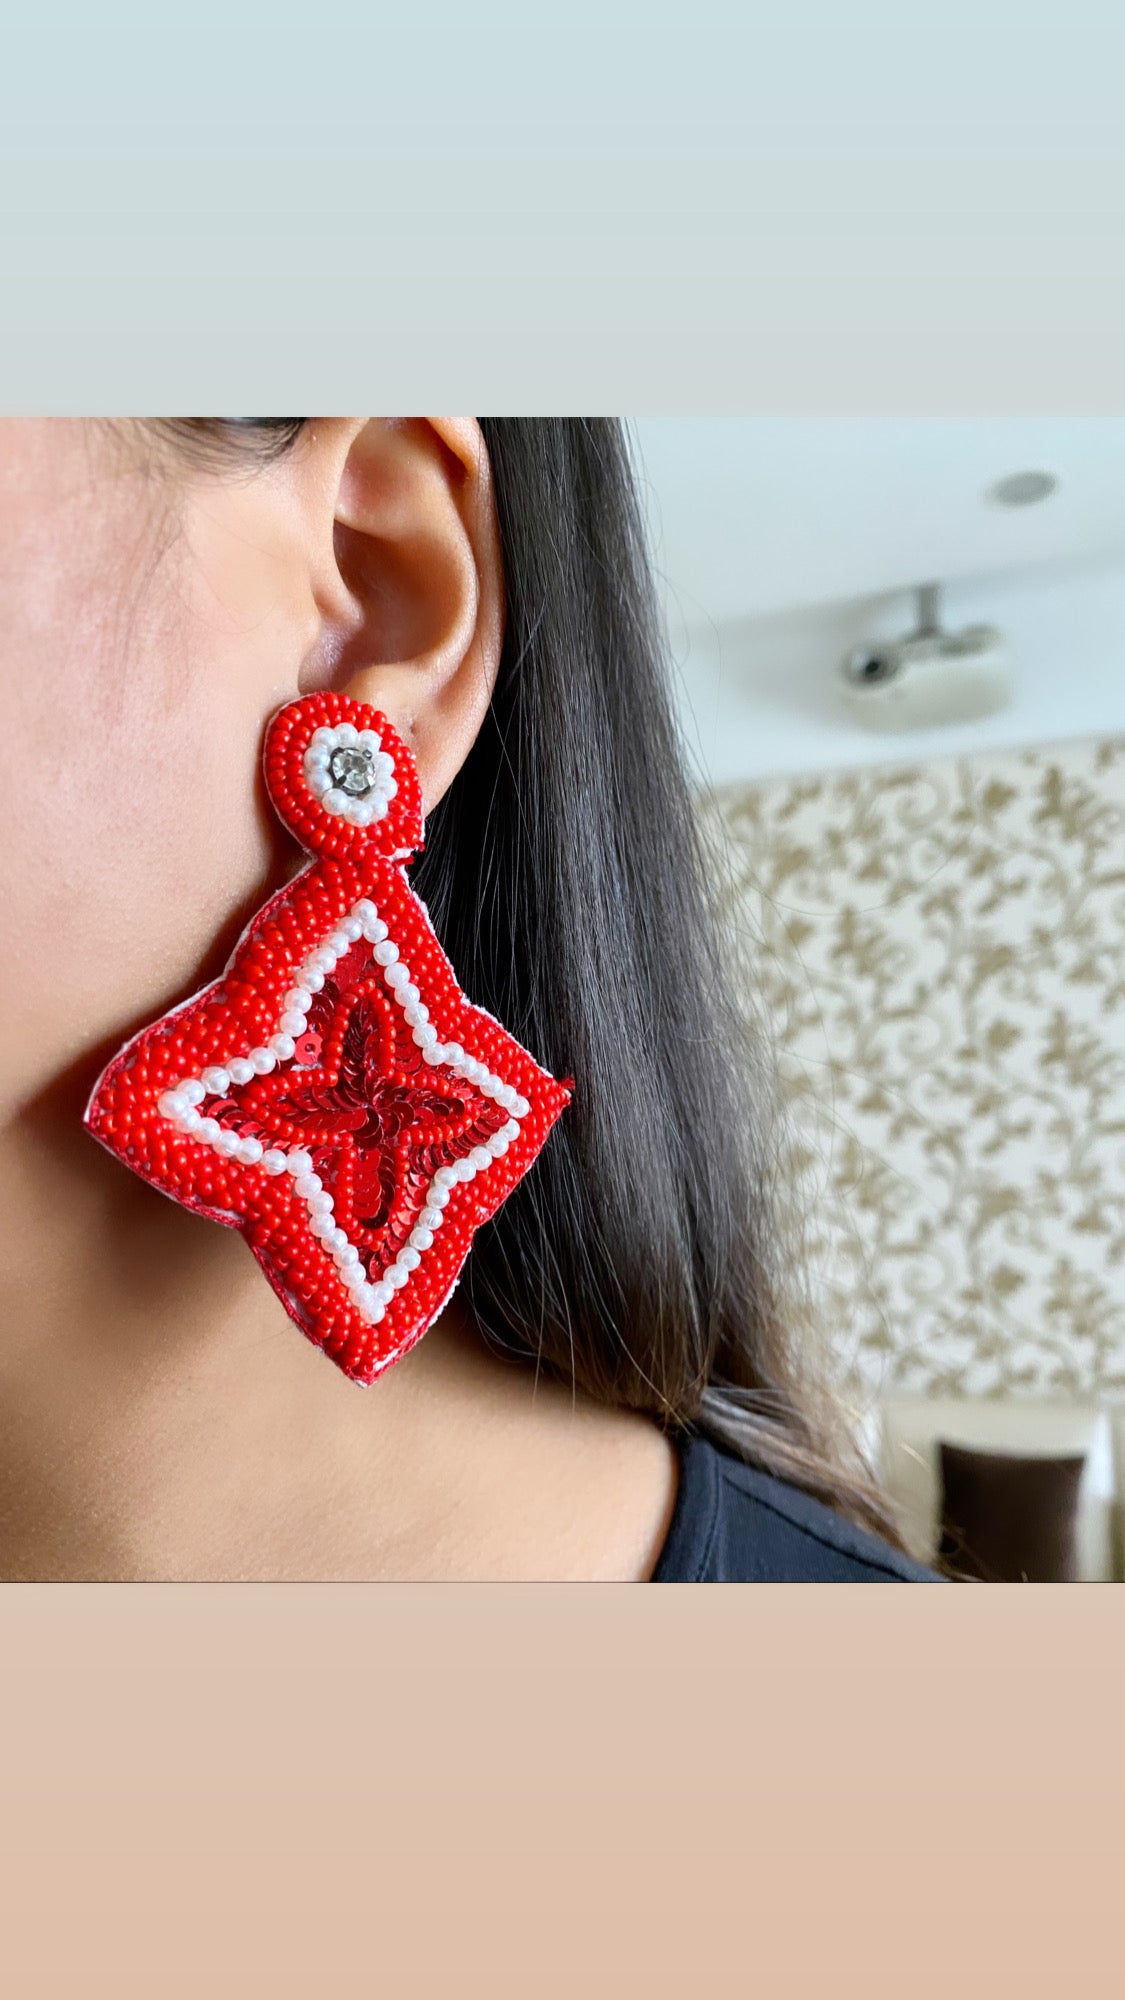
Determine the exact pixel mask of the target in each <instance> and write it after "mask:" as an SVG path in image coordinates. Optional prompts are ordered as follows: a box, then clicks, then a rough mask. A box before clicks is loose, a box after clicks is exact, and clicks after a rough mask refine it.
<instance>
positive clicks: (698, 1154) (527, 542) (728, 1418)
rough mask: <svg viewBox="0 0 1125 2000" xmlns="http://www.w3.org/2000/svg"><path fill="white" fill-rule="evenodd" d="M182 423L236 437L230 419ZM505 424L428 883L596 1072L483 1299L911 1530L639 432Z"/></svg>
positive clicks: (537, 1036)
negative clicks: (732, 960)
mask: <svg viewBox="0 0 1125 2000" xmlns="http://www.w3.org/2000/svg"><path fill="white" fill-rule="evenodd" d="M166 428H170V429H172V430H174V431H176V432H178V433H180V434H181V437H182V436H183V434H184V433H185V432H188V431H193V432H194V433H195V438H196V442H197V443H200V444H202V445H204V447H205V448H213V449H215V450H219V451H226V450H229V449H232V448H233V446H232V439H231V434H232V432H234V430H235V426H232V425H226V426H222V427H219V428H218V429H217V430H216V429H214V428H209V427H207V426H204V425H199V426H196V425H194V424H186V423H181V422H176V423H174V424H172V425H170V426H168V427H166ZM482 428H483V432H484V439H485V443H486V446H487V450H488V453H489V458H490V460H491V466H492V475H493V482H494V489H495V498H496V505H497V509H498V514H499V522H500V531H501V538H502V551H503V562H504V570H505V591H506V612H507V625H506V635H505V642H504V649H503V657H502V660H501V663H500V671H499V678H498V682H497V687H496V692H495V695H494V698H493V702H492V705H491V709H490V711H489V714H488V716H487V718H486V721H485V724H484V727H483V728H482V729H481V732H480V735H479V737H478V738H477V741H476V743H475V745H474V747H473V749H472V751H471V753H470V755H469V757H468V759H467V760H466V762H465V764H464V766H463V768H462V770H461V771H460V773H459V775H458V776H457V778H456V779H455V780H454V783H453V784H452V786H451V787H450V789H449V791H448V792H447V794H446V796H445V797H444V798H443V799H442V801H441V802H440V804H439V805H438V806H437V807H436V809H435V810H434V811H433V812H432V814H431V815H430V817H429V819H428V820H427V825H426V847H425V851H424V852H423V853H422V855H421V856H420V857H419V859H418V860H417V862H416V863H415V865H414V868H413V872H412V881H413V884H414V887H415V888H416V889H417V891H418V893H419V894H420V895H421V896H422V897H423V898H424V899H425V901H426V903H427V905H428V906H429V910H430V914H431V917H432V919H433V922H434V925H435V928H436V930H437V932H438V935H439V937H440V938H441V941H442V943H443V945H444V946H445V948H446V950H447V951H448V953H449V956H450V958H451V959H452V961H453V964H454V965H455V966H456V968H457V972H458V977H459V979H460V981H461V983H462V985H463V986H464V989H465V991H466V992H467V993H468V995H469V997H470V998H471V999H472V1000H473V1001H475V1002H476V1003H477V1004H478V1005H481V1006H484V1007H486V1008H488V1009H489V1011H490V1012H492V1013H494V1014H495V1015H496V1016H497V1017H498V1018H499V1019H500V1020H502V1021H503V1022H504V1023H505V1025H506V1026H508V1027H509V1028H510V1029H511V1030H512V1032H513V1033H514V1034H515V1035H517V1036H518V1037H519V1039H520V1040H521V1041H522V1042H524V1043H525V1044H526V1045H527V1047H528V1048H529V1049H530V1050H531V1052H532V1054H533V1055H535V1056H536V1057H537V1059H538V1060H539V1061H540V1062H542V1063H544V1064H545V1065H546V1066H547V1067H548V1068H549V1069H551V1070H553V1071H554V1072H555V1074H556V1075H560V1076H561V1075H569V1076H572V1077H573V1078H574V1079H575V1090H574V1098H573V1102H572V1104H571V1106H570V1108H569V1109H568V1111H567V1112H566V1113H565V1115H564V1116H563V1118H562V1119H561V1120H560V1122H559V1124H558V1125H557V1126H556V1128H555V1130H554V1132H553V1133H552V1135H551V1137H550V1139H549V1141H548V1143H547V1145H546V1147H545V1149H544V1151H543V1153H542V1154H541V1156H540V1158H539V1160H538V1161H537V1163H536V1165H535V1167H534V1168H533V1169H532V1171H531V1173H530V1174H529V1175H528V1176H527V1178H526V1179H525V1180H524V1181H523V1182H522V1184H521V1185H520V1187H519V1188H518V1189H517V1190H516V1192H515V1193H514V1194H513V1195H512V1196H511V1197H510V1199H509V1200H508V1202H507V1203H506V1205H505V1206H504V1208H503V1209H502V1210H501V1211H500V1213H499V1215H498V1216H497V1217H496V1218H495V1219H494V1220H493V1222H492V1223H491V1224H490V1225H489V1226H488V1227H487V1228H486V1229H485V1230H482V1231H481V1233H480V1235H479V1236H478V1238H477V1240H476V1243H475V1246H474V1248H473V1251H472V1254H471V1257H470V1259H469V1263H468V1266H467V1268H466V1272H465V1276H464V1279H463V1294H462V1295H463V1296H464V1297H465V1298H466V1299H467V1302H468V1304H469V1307H470V1309H471V1311H472V1313H473V1315H474V1317H475V1319H476V1320H477V1322H478V1323H479V1325H480V1328H481V1330H482V1332H483V1334H484V1335H485V1337H486V1338H487V1339H489V1340H490V1341H491V1342H493V1343H494V1344H496V1345H498V1346H500V1347H502V1348H503V1349H504V1350H505V1351H506V1352H508V1353H510V1354H517V1355H519V1356H521V1357H524V1358H526V1360H527V1361H528V1362H529V1363H534V1364H535V1365H537V1366H539V1367H542V1368H544V1369H547V1370H549V1371H550V1372H551V1373H553V1374H554V1375H556V1376H558V1377H560V1378H561V1379H562V1380H564V1381H566V1382H568V1383H573V1384H575V1385H576V1386H577V1387H578V1388H579V1389H582V1390H585V1391H586V1392H588V1393H589V1394H590V1395H591V1396H593V1397H596V1398H597V1399H598V1400H600V1401H602V1402H605V1403H613V1404H618V1405H627V1406H629V1407H630V1408H633V1409H637V1410H643V1411H647V1412H649V1413H650V1414H651V1415H652V1416H653V1418H655V1420H656V1421H657V1422H658V1423H660V1424H662V1425H664V1426H665V1427H667V1428H668V1429H669V1430H671V1431H690V1430H698V1431H701V1432H704V1433H707V1434H709V1435H710V1436H711V1437H713V1438H714V1439H716V1440H717V1441H719V1442H720V1443H721V1444H723V1445H724V1446H726V1447H727V1448H728V1449H731V1450H734V1451H735V1452H737V1453H739V1454H740V1455H742V1456H743V1457H744V1458H746V1459H747V1460H748V1461H750V1462H752V1463H754V1464H756V1465H758V1466H760V1467H763V1468H764V1469H766V1470H767V1471H771V1472H776V1473H778V1474H780V1475H781V1476H782V1477H784V1478H787V1479H789V1480H791V1481H793V1482H794V1483H797V1484H799V1485H801V1486H803V1487H804V1488H805V1489H806V1490H807V1491H809V1492H812V1493H814V1494H816V1495H817V1496H818V1497H820V1498H822V1499H824V1500H826V1501H827V1502H828V1503H829V1504H830V1505H832V1506H834V1507H836V1508H837V1509H839V1510H840V1511H841V1512H843V1513H845V1514H847V1515H849V1516H850V1517H851V1518H852V1519H853V1520H856V1521H858V1522H860V1523H861V1524H862V1525H865V1526H868V1527H871V1528H873V1529H875V1530H876V1531H877V1532H879V1533H882V1534H884V1535H886V1536H889V1537H890V1538H891V1539H894V1540H897V1535H896V1532H895V1529H894V1525H893V1520H892V1517H891V1515H890V1511H889V1509H888V1506H887V1503H886V1502H885V1501H884V1499H883V1497H882V1496H881V1494H880V1492H879V1490H878V1488H877V1487H876V1485H875V1484H874V1482H873V1481H872V1480H871V1479H870V1477H869V1476H868V1475H867V1473H866V1471H865V1468H864V1467H863V1465H862V1462H861V1461H860V1460H859V1458H858V1457H857V1456H855V1455H854V1454H853V1453H852V1451H851V1448H850V1446H849V1443H848V1441H847V1439H846V1436H845V1434H844V1427H843V1426H842V1424H841V1423H840V1421H839V1417H838V1413H837V1412H836V1411H835V1410H834V1407H833V1399H832V1396H831V1394H830V1391H829V1389H828V1386H827V1383H826V1381H825V1379H824V1377H823V1375H822V1374H819V1373H818V1371H817V1368H816V1365H815V1357H814V1356H813V1354H812V1353H811V1351H810V1350H808V1349H807V1347H806V1346H805V1343H804V1339H803V1335H802V1327H803V1324H804V1316H803V1315H801V1314H797V1313H795V1312H794V1311H793V1303H794V1302H795V1300H796V1299H797V1297H798V1296H799V1292H800V1286H799V1284H798V1286H797V1287H796V1288H794V1287H793V1286H792V1284H791V1283H790V1282H789V1280H790V1279H791V1278H792V1276H793V1275H794V1274H792V1273H791V1272H787V1271H786V1270H784V1269H780V1268H779V1264H780V1263H781V1262H782V1261H783V1260H782V1257H781V1250H780V1237H779V1233H778V1229H777V1224H776V1215H775V1210H776V1201H775V1195H776V1188H775V1175H776V1167H775V1159H776V1146H775V1137H776V1134H775V1126H774V1113H773V1093H772V1090H771V1086H770V1062H769V1059H768V1050H766V1049H765V1048H763V1046H762V1043H761V1040H760V1038H759V1039H758V1040H757V1041H756V1040H755V1039H753V1038H752V1037H750V1035H749V1034H748V1028H747V1020H746V1011H745V1008H744V1007H743V1006H742V1005H741V1004H739V1002H738V1001H737V1000H736V997H735V989H734V985H733V982H732V980H731V976H730V969H729V965H728V963H727V962H726V951H725V941H724V939H723V937H722V936H721V935H720V931H719V926H718V921H717V918H716V916H715V913H714V908H713V901H712V898H711V897H710V896H709V894H708V885H707V866H706V860H705V856H704V851H703V848H702V845H701V836H700V832H699V826H698V820H697V816H696V813H695V810H694V807H693V801H692V795H691V788H690V785H689V782H688V776H687V772H686V769H685V764H684V759H683V753H682V750H681V745H680V742H679V739H678V735H677V731H676V727H675V724H674V720H673V711H672V705H671V699H670V690H669V684H668V676H667V663H666V659H665V644H664V636H663V633H662V629H661V622H660V618H659V614H658V610H657V606H656V600H655V594H654V589H653V583H652V578H651V575H650V571H649V565H648V559H647V554H646V544H645V537H644V533H643V527H642V522H641V519H640V513H639V506H638V500H637V493H636V486H635V482H634V478H633V473H632V468H631V465H630V457H629V446H628V440H627V437H626V434H625V432H624V430H623V428H622V426H621V425H620V424H619V423H617V422H616V421H613V420H609V419H601V418H598V419H591V418H573V419H572V418H496V417H490V418H486V419H484V420H483V424H482ZM299 429H300V422H299V420H298V419H280V420H273V419H269V420H261V421H258V422H255V421H254V420H251V421H250V422H246V421H245V420H244V421H243V424H242V426H240V427H239V434H238V438H237V445H238V447H239V448H241V449H243V450H245V449H246V448H247V445H248V442H252V443H253V445H254V448H255V449H256V450H257V452H258V453H259V454H263V453H268V454H270V455H276V454H277V453H278V452H280V451H282V450H284V449H286V448H287V446H288V444H289V443H290V442H291V441H292V438H293V436H295V435H296V434H297V432H298V431H299Z"/></svg>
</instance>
